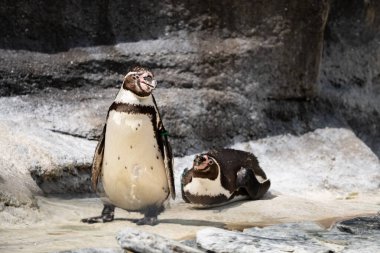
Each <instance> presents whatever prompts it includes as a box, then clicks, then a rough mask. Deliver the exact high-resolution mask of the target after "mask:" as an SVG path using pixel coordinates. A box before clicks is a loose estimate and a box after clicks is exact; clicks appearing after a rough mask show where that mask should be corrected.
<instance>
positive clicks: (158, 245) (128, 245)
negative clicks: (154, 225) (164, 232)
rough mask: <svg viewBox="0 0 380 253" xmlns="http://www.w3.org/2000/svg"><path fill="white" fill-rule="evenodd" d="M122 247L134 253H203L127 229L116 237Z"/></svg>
mask: <svg viewBox="0 0 380 253" xmlns="http://www.w3.org/2000/svg"><path fill="white" fill-rule="evenodd" d="M116 239H117V241H118V243H119V244H120V247H121V248H122V249H124V250H126V251H127V250H129V251H132V252H146V253H161V252H167V253H169V252H183V253H201V252H202V251H200V250H197V249H195V248H191V247H189V246H186V245H184V244H181V243H179V242H176V241H174V240H170V239H166V238H165V237H162V236H159V235H156V234H152V233H147V232H143V231H140V230H138V229H134V228H127V229H124V230H122V231H120V232H119V233H118V234H117V237H116Z"/></svg>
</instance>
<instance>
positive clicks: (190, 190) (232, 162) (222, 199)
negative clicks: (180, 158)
mask: <svg viewBox="0 0 380 253" xmlns="http://www.w3.org/2000/svg"><path fill="white" fill-rule="evenodd" d="M269 187H270V180H269V179H268V178H267V176H266V175H265V173H264V171H263V170H262V169H261V168H260V166H259V162H258V160H257V158H256V157H255V156H254V155H253V154H251V153H249V152H245V151H240V150H234V149H220V150H212V151H209V152H208V153H206V154H200V155H197V156H196V157H195V159H194V163H193V167H192V168H191V169H190V170H185V171H184V172H183V174H182V178H181V188H182V189H181V190H182V198H183V200H184V201H185V202H187V203H192V204H196V205H200V206H212V205H218V204H222V203H226V202H228V201H230V200H232V199H234V198H235V197H238V196H243V197H248V198H250V199H253V200H255V199H259V198H261V197H262V196H263V195H264V194H265V193H266V192H267V191H268V189H269Z"/></svg>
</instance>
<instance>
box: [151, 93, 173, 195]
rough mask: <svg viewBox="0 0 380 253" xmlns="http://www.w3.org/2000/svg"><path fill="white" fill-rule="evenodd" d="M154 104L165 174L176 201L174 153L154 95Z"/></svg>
mask: <svg viewBox="0 0 380 253" xmlns="http://www.w3.org/2000/svg"><path fill="white" fill-rule="evenodd" d="M152 99H153V103H154V106H155V108H156V111H157V116H158V117H157V128H158V132H159V135H160V136H158V137H157V139H158V142H159V143H162V146H163V150H162V151H161V152H162V157H163V158H164V165H165V172H166V177H167V179H168V185H169V191H170V194H171V196H172V199H175V195H176V194H175V186H174V172H173V153H172V148H171V146H170V143H169V140H168V132H167V131H166V130H165V127H164V124H163V123H162V121H161V115H160V111H159V110H158V107H157V103H156V99H155V98H154V96H153V95H152Z"/></svg>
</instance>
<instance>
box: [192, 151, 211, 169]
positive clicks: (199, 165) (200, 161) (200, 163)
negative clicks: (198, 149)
mask: <svg viewBox="0 0 380 253" xmlns="http://www.w3.org/2000/svg"><path fill="white" fill-rule="evenodd" d="M208 165H209V163H208V157H207V156H206V155H203V156H201V155H197V156H196V157H195V159H194V166H193V167H194V169H195V170H205V169H207V168H208Z"/></svg>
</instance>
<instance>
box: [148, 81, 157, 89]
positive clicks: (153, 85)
mask: <svg viewBox="0 0 380 253" xmlns="http://www.w3.org/2000/svg"><path fill="white" fill-rule="evenodd" d="M146 85H148V86H149V87H150V88H152V90H153V89H155V88H156V86H157V81H156V80H153V81H152V82H151V83H146Z"/></svg>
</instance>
